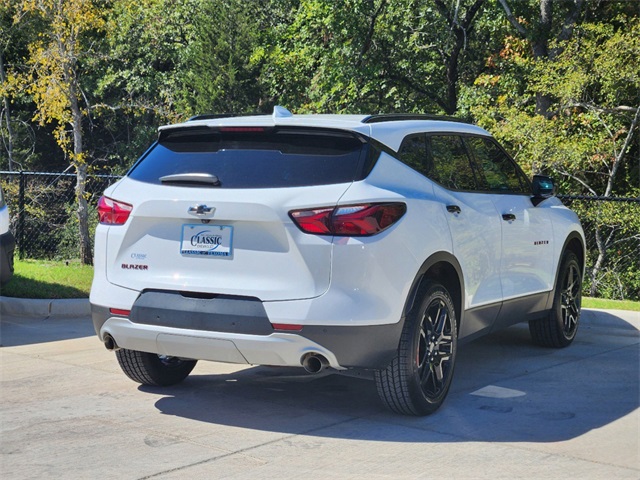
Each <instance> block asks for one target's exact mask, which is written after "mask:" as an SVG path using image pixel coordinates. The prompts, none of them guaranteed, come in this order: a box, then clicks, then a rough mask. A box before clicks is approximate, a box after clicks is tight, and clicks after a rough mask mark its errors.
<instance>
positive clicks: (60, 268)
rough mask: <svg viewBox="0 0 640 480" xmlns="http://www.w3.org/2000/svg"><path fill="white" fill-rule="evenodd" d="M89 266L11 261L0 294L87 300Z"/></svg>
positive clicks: (601, 302) (602, 305)
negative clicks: (11, 269)
mask: <svg viewBox="0 0 640 480" xmlns="http://www.w3.org/2000/svg"><path fill="white" fill-rule="evenodd" d="M92 280H93V267H91V266H87V265H81V264H80V262H78V261H54V260H20V259H18V258H16V259H15V272H14V274H13V278H12V279H11V281H10V282H9V283H7V284H6V285H5V286H4V287H2V291H0V294H2V295H4V296H6V297H17V298H88V297H89V291H90V290H91V282H92ZM582 306H583V307H585V308H599V309H602V310H631V311H634V312H640V302H634V301H632V300H607V299H605V298H591V297H583V298H582Z"/></svg>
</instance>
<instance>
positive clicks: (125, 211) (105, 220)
mask: <svg viewBox="0 0 640 480" xmlns="http://www.w3.org/2000/svg"><path fill="white" fill-rule="evenodd" d="M131 210H133V206H132V205H129V204H128V203H124V202H119V201H117V200H114V199H113V198H109V197H100V200H98V218H99V220H100V223H101V224H103V225H124V224H125V223H126V221H127V219H128V218H129V214H130V213H131Z"/></svg>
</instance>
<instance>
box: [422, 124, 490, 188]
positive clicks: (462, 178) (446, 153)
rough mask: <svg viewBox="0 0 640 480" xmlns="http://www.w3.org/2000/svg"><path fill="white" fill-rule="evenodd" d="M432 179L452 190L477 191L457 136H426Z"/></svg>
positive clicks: (462, 146) (462, 143)
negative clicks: (431, 166) (431, 165)
mask: <svg viewBox="0 0 640 480" xmlns="http://www.w3.org/2000/svg"><path fill="white" fill-rule="evenodd" d="M427 147H428V148H427V151H428V155H429V157H430V160H431V162H432V163H433V174H432V175H431V178H433V179H434V180H435V181H436V182H438V183H439V184H440V185H442V186H444V187H446V188H450V189H453V190H471V191H473V190H477V189H478V187H477V184H476V178H475V175H474V172H473V169H472V167H471V162H470V161H469V155H468V154H467V149H466V148H465V146H464V142H463V141H462V138H461V137H459V136H457V135H429V136H427Z"/></svg>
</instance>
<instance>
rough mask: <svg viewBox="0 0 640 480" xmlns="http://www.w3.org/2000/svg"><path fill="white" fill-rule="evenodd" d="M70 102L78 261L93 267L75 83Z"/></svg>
mask: <svg viewBox="0 0 640 480" xmlns="http://www.w3.org/2000/svg"><path fill="white" fill-rule="evenodd" d="M70 87H71V88H70V90H71V92H70V93H71V95H70V102H71V115H72V122H71V124H72V128H73V154H74V165H75V167H76V201H77V203H78V210H77V215H78V234H79V237H80V261H81V262H82V264H83V265H93V252H92V251H91V236H90V235H89V206H88V205H87V199H86V198H85V195H84V194H85V191H86V188H85V187H86V184H87V163H86V161H85V159H84V158H83V153H84V146H83V137H82V112H81V111H80V106H79V105H78V96H77V93H76V88H77V87H76V85H75V82H74V81H72V82H70Z"/></svg>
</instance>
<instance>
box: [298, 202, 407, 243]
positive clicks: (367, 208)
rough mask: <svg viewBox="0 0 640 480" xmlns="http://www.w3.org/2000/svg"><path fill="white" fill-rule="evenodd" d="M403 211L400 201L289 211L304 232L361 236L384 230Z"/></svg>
mask: <svg viewBox="0 0 640 480" xmlns="http://www.w3.org/2000/svg"><path fill="white" fill-rule="evenodd" d="M406 211H407V206H406V205H405V204H404V203H373V204H362V205H345V206H339V207H335V208H315V209H305V210H293V211H291V212H289V215H290V216H291V218H292V219H293V221H294V222H295V224H296V225H297V226H298V227H299V228H300V230H302V231H303V232H305V233H315V234H317V235H336V236H345V237H362V236H369V235H375V234H376V233H380V232H382V231H383V230H386V229H387V228H389V227H390V226H391V225H393V224H394V223H396V222H397V221H398V220H400V218H402V216H403V215H404V214H405V212H406Z"/></svg>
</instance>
